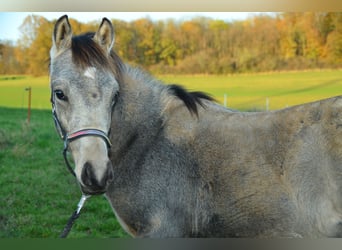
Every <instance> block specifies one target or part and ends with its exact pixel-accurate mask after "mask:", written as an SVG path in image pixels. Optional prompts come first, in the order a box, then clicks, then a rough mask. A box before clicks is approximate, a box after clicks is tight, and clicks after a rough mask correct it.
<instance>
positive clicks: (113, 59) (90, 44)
mask: <svg viewBox="0 0 342 250" xmlns="http://www.w3.org/2000/svg"><path fill="white" fill-rule="evenodd" d="M94 35H95V33H94V32H89V33H85V34H82V35H78V36H74V37H73V38H72V43H71V50H72V60H73V62H74V63H75V64H76V65H78V66H80V67H81V68H82V69H85V68H87V67H96V68H103V67H104V68H106V69H108V70H110V71H112V72H113V74H114V75H115V76H116V78H117V80H118V81H121V79H122V72H123V65H124V64H123V62H122V60H121V58H120V57H119V56H118V55H117V54H116V53H115V52H114V51H113V50H112V51H111V52H110V56H109V57H108V56H107V55H106V54H105V52H104V51H103V49H102V48H101V47H100V46H99V45H98V44H97V43H96V42H95V41H94V40H93V37H94Z"/></svg>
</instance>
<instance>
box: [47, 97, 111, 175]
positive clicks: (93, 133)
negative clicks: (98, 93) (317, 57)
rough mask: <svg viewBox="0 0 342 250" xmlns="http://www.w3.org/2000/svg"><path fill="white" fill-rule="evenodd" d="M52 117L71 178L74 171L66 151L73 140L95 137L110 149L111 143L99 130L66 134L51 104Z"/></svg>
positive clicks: (84, 130)
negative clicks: (62, 145)
mask: <svg viewBox="0 0 342 250" xmlns="http://www.w3.org/2000/svg"><path fill="white" fill-rule="evenodd" d="M52 116H53V120H54V122H55V126H56V130H57V132H58V133H59V135H60V137H61V139H62V140H63V141H64V148H63V157H64V161H65V164H66V165H67V167H68V169H69V171H70V173H71V174H72V175H73V176H75V177H76V174H75V172H74V170H73V169H72V167H71V165H70V163H69V161H68V158H67V151H68V148H69V143H70V142H72V141H75V140H77V139H79V138H81V137H85V136H96V137H100V138H102V139H103V140H104V141H105V142H106V145H107V147H108V148H110V147H111V146H112V143H111V142H110V140H109V138H108V136H107V133H105V132H103V131H102V130H99V129H95V128H87V129H81V130H77V131H76V132H73V133H70V134H68V133H67V132H66V131H65V129H64V128H63V127H62V125H61V123H60V121H59V119H58V117H57V113H56V109H55V105H54V103H52Z"/></svg>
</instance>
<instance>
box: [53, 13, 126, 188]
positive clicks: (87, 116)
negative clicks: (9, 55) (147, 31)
mask: <svg viewBox="0 0 342 250" xmlns="http://www.w3.org/2000/svg"><path fill="white" fill-rule="evenodd" d="M113 44H114V29H113V26H112V24H111V22H110V21H109V20H108V19H106V18H104V19H103V20H102V23H101V25H100V26H99V28H98V30H97V32H96V33H87V34H84V35H80V36H73V34H72V28H71V26H70V23H69V20H68V17H67V16H63V17H61V18H59V19H58V21H57V22H56V24H55V27H54V30H53V35H52V48H51V50H50V86H51V102H52V106H53V114H54V117H55V121H56V126H57V129H58V131H59V132H60V134H61V137H62V138H63V140H64V142H65V150H66V149H68V150H69V151H70V152H71V155H72V158H73V160H74V162H75V168H74V169H73V172H74V174H75V176H76V177H77V180H78V182H79V184H80V187H81V190H82V191H83V192H84V193H86V194H101V193H104V192H106V189H107V187H108V185H109V183H110V182H111V180H112V179H113V168H112V164H111V162H110V160H109V157H108V147H109V146H110V141H109V139H108V133H109V131H110V125H111V116H112V110H113V106H114V105H115V103H116V97H117V96H118V93H119V83H118V82H119V67H120V62H117V63H115V62H114V61H115V60H114V59H113V56H115V55H114V52H112V47H113Z"/></svg>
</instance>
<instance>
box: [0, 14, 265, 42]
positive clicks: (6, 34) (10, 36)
mask: <svg viewBox="0 0 342 250" xmlns="http://www.w3.org/2000/svg"><path fill="white" fill-rule="evenodd" d="M31 14H35V15H40V16H44V17H45V18H46V19H48V20H49V21H52V20H55V19H57V18H59V17H60V16H62V15H64V14H67V15H68V16H69V17H70V18H74V19H77V20H78V21H79V22H84V23H86V22H90V21H97V20H98V21H99V22H100V21H101V20H102V18H103V17H107V18H109V19H121V20H124V21H132V20H136V19H139V18H146V17H148V18H150V19H152V20H154V21H155V20H165V19H169V18H173V19H175V20H188V19H191V18H193V17H197V16H204V17H209V18H213V19H220V20H224V21H234V20H244V19H246V18H248V17H251V16H253V15H257V14H260V12H0V41H3V40H10V41H12V42H16V41H17V40H18V39H19V38H20V34H21V33H20V30H19V27H20V25H21V24H22V23H23V21H24V19H25V17H27V16H28V15H31Z"/></svg>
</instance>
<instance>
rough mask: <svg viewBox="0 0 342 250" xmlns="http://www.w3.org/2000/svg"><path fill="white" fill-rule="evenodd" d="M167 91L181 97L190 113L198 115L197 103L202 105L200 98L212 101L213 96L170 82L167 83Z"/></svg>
mask: <svg viewBox="0 0 342 250" xmlns="http://www.w3.org/2000/svg"><path fill="white" fill-rule="evenodd" d="M169 91H170V93H171V94H172V95H174V96H176V97H178V98H179V99H181V100H182V101H183V102H184V104H185V106H186V107H187V108H188V110H189V111H190V113H191V114H195V115H196V116H197V117H198V109H197V104H199V105H201V106H202V107H204V104H203V102H202V100H209V101H214V98H212V97H211V96H209V95H207V94H206V93H203V92H200V91H194V92H188V91H187V90H185V89H184V88H183V87H182V86H179V85H176V84H172V85H169Z"/></svg>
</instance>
